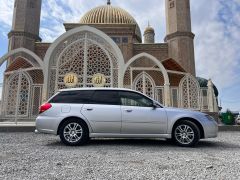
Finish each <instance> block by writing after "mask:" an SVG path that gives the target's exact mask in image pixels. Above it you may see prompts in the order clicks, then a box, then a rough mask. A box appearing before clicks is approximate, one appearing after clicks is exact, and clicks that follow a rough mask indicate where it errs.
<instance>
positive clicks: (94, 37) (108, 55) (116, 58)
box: [44, 26, 124, 98]
mask: <svg viewBox="0 0 240 180" xmlns="http://www.w3.org/2000/svg"><path fill="white" fill-rule="evenodd" d="M44 63H45V68H47V69H48V72H47V76H46V80H45V84H44V89H45V90H47V91H46V92H45V96H46V98H48V97H50V96H52V95H53V94H54V93H55V92H56V91H57V90H58V89H61V88H66V85H65V83H64V81H63V80H64V77H65V76H66V74H69V73H72V74H75V75H76V77H77V79H78V81H77V83H76V85H75V86H74V87H92V86H93V83H92V79H93V76H94V75H96V74H101V75H103V76H104V78H105V84H104V86H105V87H122V86H123V85H122V84H123V83H122V69H121V68H123V66H124V60H123V56H122V53H121V51H120V49H119V47H118V46H117V45H116V43H115V42H114V41H113V40H112V39H111V38H110V37H109V36H107V35H106V34H105V33H103V32H101V31H99V30H97V29H95V28H92V27H89V26H81V27H78V28H75V29H72V30H70V31H68V32H66V33H65V34H63V35H62V36H61V37H59V38H58V39H57V40H56V41H55V42H54V43H53V44H52V45H51V46H50V48H49V49H48V51H47V53H46V56H45V60H44Z"/></svg>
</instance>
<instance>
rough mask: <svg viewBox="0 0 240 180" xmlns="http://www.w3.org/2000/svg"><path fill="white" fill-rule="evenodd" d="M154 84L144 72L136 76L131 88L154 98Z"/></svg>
mask: <svg viewBox="0 0 240 180" xmlns="http://www.w3.org/2000/svg"><path fill="white" fill-rule="evenodd" d="M155 86H156V85H155V82H154V80H153V78H152V77H151V76H150V75H149V74H148V73H147V72H145V71H143V72H141V73H140V74H138V75H137V77H136V78H135V79H134V81H133V88H134V90H137V91H139V92H142V93H143V94H146V95H147V96H149V97H151V98H154V87H155Z"/></svg>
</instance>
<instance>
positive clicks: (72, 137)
mask: <svg viewBox="0 0 240 180" xmlns="http://www.w3.org/2000/svg"><path fill="white" fill-rule="evenodd" d="M59 136H60V139H61V141H62V142H63V143H64V144H66V145H69V146H78V145H83V144H85V143H87V142H88V140H89V131H88V127H87V126H86V124H85V123H83V122H82V121H80V120H78V119H70V120H67V121H65V122H64V123H63V124H62V125H61V127H60V129H59Z"/></svg>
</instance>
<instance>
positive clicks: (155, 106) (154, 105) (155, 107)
mask: <svg viewBox="0 0 240 180" xmlns="http://www.w3.org/2000/svg"><path fill="white" fill-rule="evenodd" d="M152 106H153V109H157V108H158V105H157V103H156V102H154V101H153V105H152Z"/></svg>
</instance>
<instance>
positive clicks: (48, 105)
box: [39, 103, 52, 114]
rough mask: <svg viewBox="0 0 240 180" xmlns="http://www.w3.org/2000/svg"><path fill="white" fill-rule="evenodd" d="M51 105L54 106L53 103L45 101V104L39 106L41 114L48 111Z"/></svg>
mask: <svg viewBox="0 0 240 180" xmlns="http://www.w3.org/2000/svg"><path fill="white" fill-rule="evenodd" d="M51 107H52V105H51V104H50V103H45V104H43V105H41V107H40V108H39V114H41V113H43V112H45V111H47V110H48V109H50V108H51Z"/></svg>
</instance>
